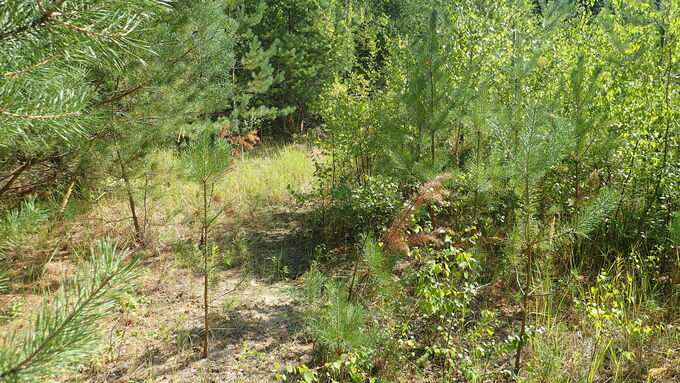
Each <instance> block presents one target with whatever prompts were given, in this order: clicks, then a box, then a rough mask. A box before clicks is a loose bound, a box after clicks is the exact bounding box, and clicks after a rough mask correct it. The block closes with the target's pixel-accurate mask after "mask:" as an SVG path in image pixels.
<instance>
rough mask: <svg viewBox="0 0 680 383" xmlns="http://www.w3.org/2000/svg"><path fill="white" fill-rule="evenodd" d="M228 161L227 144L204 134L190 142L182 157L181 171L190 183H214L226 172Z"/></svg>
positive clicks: (228, 151) (229, 154) (229, 158)
mask: <svg viewBox="0 0 680 383" xmlns="http://www.w3.org/2000/svg"><path fill="white" fill-rule="evenodd" d="M230 160H231V147H230V146H229V144H228V143H227V142H226V141H224V140H218V139H215V138H214V137H213V136H211V135H210V134H209V133H208V132H204V133H203V134H202V135H201V136H200V137H198V138H197V139H196V140H194V141H193V142H192V144H191V145H190V146H189V149H188V150H187V151H186V153H185V154H184V156H183V157H182V162H181V166H182V169H181V171H182V174H183V175H184V176H186V177H187V178H188V179H189V180H191V181H194V182H198V183H214V182H216V181H217V180H219V179H220V178H221V177H222V176H223V175H224V173H225V172H226V171H227V169H228V167H229V163H230Z"/></svg>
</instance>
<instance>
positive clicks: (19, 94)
mask: <svg viewBox="0 0 680 383" xmlns="http://www.w3.org/2000/svg"><path fill="white" fill-rule="evenodd" d="M163 5H164V1H163V0H132V1H128V0H114V1H103V0H95V1H87V2H83V1H78V2H74V1H64V0H60V1H45V0H38V1H29V0H15V1H9V2H7V1H6V2H3V4H2V5H1V6H0V24H1V25H2V26H3V27H2V31H0V51H2V55H0V137H2V138H1V139H0V169H1V170H2V173H0V180H1V181H0V182H1V183H0V196H1V195H3V194H6V193H8V192H10V191H14V194H20V195H21V194H25V193H27V192H30V190H31V189H32V188H34V187H35V186H36V185H40V184H43V183H45V182H47V181H48V180H49V179H50V178H55V177H58V176H60V173H59V172H45V171H44V169H45V168H47V169H49V168H50V167H55V166H57V164H59V163H61V162H63V161H64V160H65V158H68V157H69V156H73V155H75V154H78V152H79V150H80V149H81V148H82V147H83V146H84V145H87V144H88V142H89V140H88V136H89V135H90V134H92V133H93V132H95V131H97V130H98V129H99V128H100V127H101V125H100V123H101V122H102V121H103V119H102V115H101V114H100V113H99V109H98V107H99V106H100V105H102V104H105V103H106V102H107V98H108V97H113V95H110V94H103V93H102V92H100V89H98V86H97V84H98V83H101V81H103V79H101V78H98V70H97V69H98V68H115V67H116V65H118V64H119V63H120V62H122V61H123V60H125V59H127V58H128V57H129V56H130V55H131V53H133V51H134V50H135V49H137V48H140V47H143V43H142V42H141V41H140V40H138V39H137V38H136V37H135V34H136V32H137V31H138V30H139V29H141V28H142V27H143V26H144V24H145V23H146V22H147V21H148V20H149V19H150V18H151V17H152V16H153V15H154V14H155V13H157V12H158V11H159V9H160V8H161V7H162V6H163ZM37 164H40V165H41V171H42V172H43V174H41V175H36V176H35V177H32V178H33V179H32V180H31V182H20V184H22V185H23V186H24V187H20V188H18V189H17V188H16V187H13V186H14V185H16V184H17V181H18V180H20V179H23V178H27V177H26V175H28V174H29V173H30V172H29V170H30V169H31V168H34V167H36V165H37ZM34 184H35V185H34Z"/></svg>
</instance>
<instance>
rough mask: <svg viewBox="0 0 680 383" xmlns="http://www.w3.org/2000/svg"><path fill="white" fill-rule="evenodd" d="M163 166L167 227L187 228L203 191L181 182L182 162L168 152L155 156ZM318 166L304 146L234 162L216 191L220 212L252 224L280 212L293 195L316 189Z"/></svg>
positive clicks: (271, 149)
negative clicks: (273, 210) (267, 212)
mask: <svg viewBox="0 0 680 383" xmlns="http://www.w3.org/2000/svg"><path fill="white" fill-rule="evenodd" d="M152 160H153V161H157V162H158V163H159V174H158V176H159V179H158V181H157V182H159V183H164V184H165V185H166V191H165V192H164V193H161V196H160V199H161V201H159V202H160V205H162V206H163V208H164V209H165V210H166V214H167V215H168V217H167V218H168V219H167V220H166V222H167V221H176V222H178V223H182V222H186V218H187V216H190V215H192V214H193V210H195V206H194V205H195V204H196V203H197V201H198V199H197V198H198V193H199V191H200V190H199V188H198V186H196V185H194V184H193V183H191V182H186V181H184V180H182V179H179V178H178V177H177V166H178V156H177V155H176V153H175V151H174V150H163V151H159V152H157V153H155V154H154V155H153V156H152ZM313 175H314V164H313V162H312V160H311V157H310V156H309V153H308V151H307V149H306V148H305V147H304V146H302V145H283V146H279V145H272V146H263V147H260V148H258V149H256V150H255V151H253V152H248V153H245V154H244V155H243V156H241V157H240V158H234V159H233V161H232V165H231V166H230V168H229V169H228V170H227V172H226V173H225V174H224V177H223V178H222V179H221V180H220V181H219V182H217V183H216V184H215V186H214V188H215V189H214V194H215V197H214V201H213V203H215V206H217V205H219V206H220V207H222V208H224V209H225V210H226V211H229V212H231V213H233V214H232V215H235V216H236V217H239V218H242V219H252V218H253V217H255V216H257V215H258V214H259V213H261V212H262V210H264V209H267V208H271V207H274V206H281V205H284V204H286V203H287V202H290V200H291V199H292V198H293V195H292V193H291V191H296V192H297V191H303V190H307V189H308V188H310V187H311V186H312V182H313Z"/></svg>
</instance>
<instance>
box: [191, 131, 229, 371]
mask: <svg viewBox="0 0 680 383" xmlns="http://www.w3.org/2000/svg"><path fill="white" fill-rule="evenodd" d="M230 157H231V147H230V146H229V144H228V143H227V142H226V141H225V140H221V139H215V138H214V136H212V135H210V134H207V133H206V132H204V133H203V135H202V136H201V137H199V138H198V139H196V140H194V142H193V143H192V144H191V145H190V146H189V149H188V151H187V153H186V155H185V157H184V158H183V168H184V169H183V170H184V174H185V176H186V177H187V178H189V179H190V180H192V181H194V182H196V183H198V184H199V186H200V188H201V191H200V198H201V203H200V211H199V212H198V215H199V220H200V223H201V237H200V238H201V239H200V249H201V251H202V254H203V266H202V272H203V313H204V322H203V323H204V333H203V357H204V358H207V357H208V336H209V331H210V324H209V322H208V287H209V282H210V274H211V272H212V270H213V268H214V267H213V258H214V251H213V249H212V247H211V245H210V240H209V234H210V228H211V227H212V226H213V223H214V222H215V220H216V219H217V217H219V215H220V214H221V212H222V211H219V212H217V213H214V212H213V211H214V209H213V205H212V203H213V196H214V189H215V182H217V181H218V180H219V179H220V178H221V177H222V176H223V175H224V173H225V172H226V171H227V168H228V166H229V159H230Z"/></svg>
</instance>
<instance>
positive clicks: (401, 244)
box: [383, 173, 451, 252]
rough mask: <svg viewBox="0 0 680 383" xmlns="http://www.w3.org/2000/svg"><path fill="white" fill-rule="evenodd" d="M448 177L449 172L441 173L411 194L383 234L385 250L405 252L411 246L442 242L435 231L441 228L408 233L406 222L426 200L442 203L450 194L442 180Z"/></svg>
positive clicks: (446, 179) (449, 176)
mask: <svg viewBox="0 0 680 383" xmlns="http://www.w3.org/2000/svg"><path fill="white" fill-rule="evenodd" d="M449 179H451V174H449V173H444V174H441V175H439V176H437V177H435V178H433V179H432V180H430V181H428V182H426V183H425V184H424V185H423V186H421V187H420V188H419V189H418V190H417V191H416V192H415V193H413V194H412V195H411V198H409V200H408V201H407V202H406V203H405V204H404V208H403V209H401V210H400V211H399V213H397V215H396V216H395V217H394V220H393V221H392V225H390V228H389V229H388V230H387V231H386V232H385V234H384V235H383V239H384V241H385V249H386V250H387V251H403V252H407V251H408V250H409V248H410V247H413V246H423V245H427V244H436V245H438V244H441V243H442V242H441V239H439V238H438V237H437V232H438V231H440V230H441V229H437V230H433V231H429V232H419V233H413V234H410V235H409V233H408V222H409V221H410V219H411V217H412V216H413V215H414V214H415V213H416V212H417V211H419V210H420V209H421V208H422V207H423V205H424V204H425V203H426V202H434V203H437V204H442V203H444V200H445V199H446V197H447V196H448V195H449V194H450V193H449V191H448V190H447V189H446V188H445V187H444V182H446V181H448V180H449Z"/></svg>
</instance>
